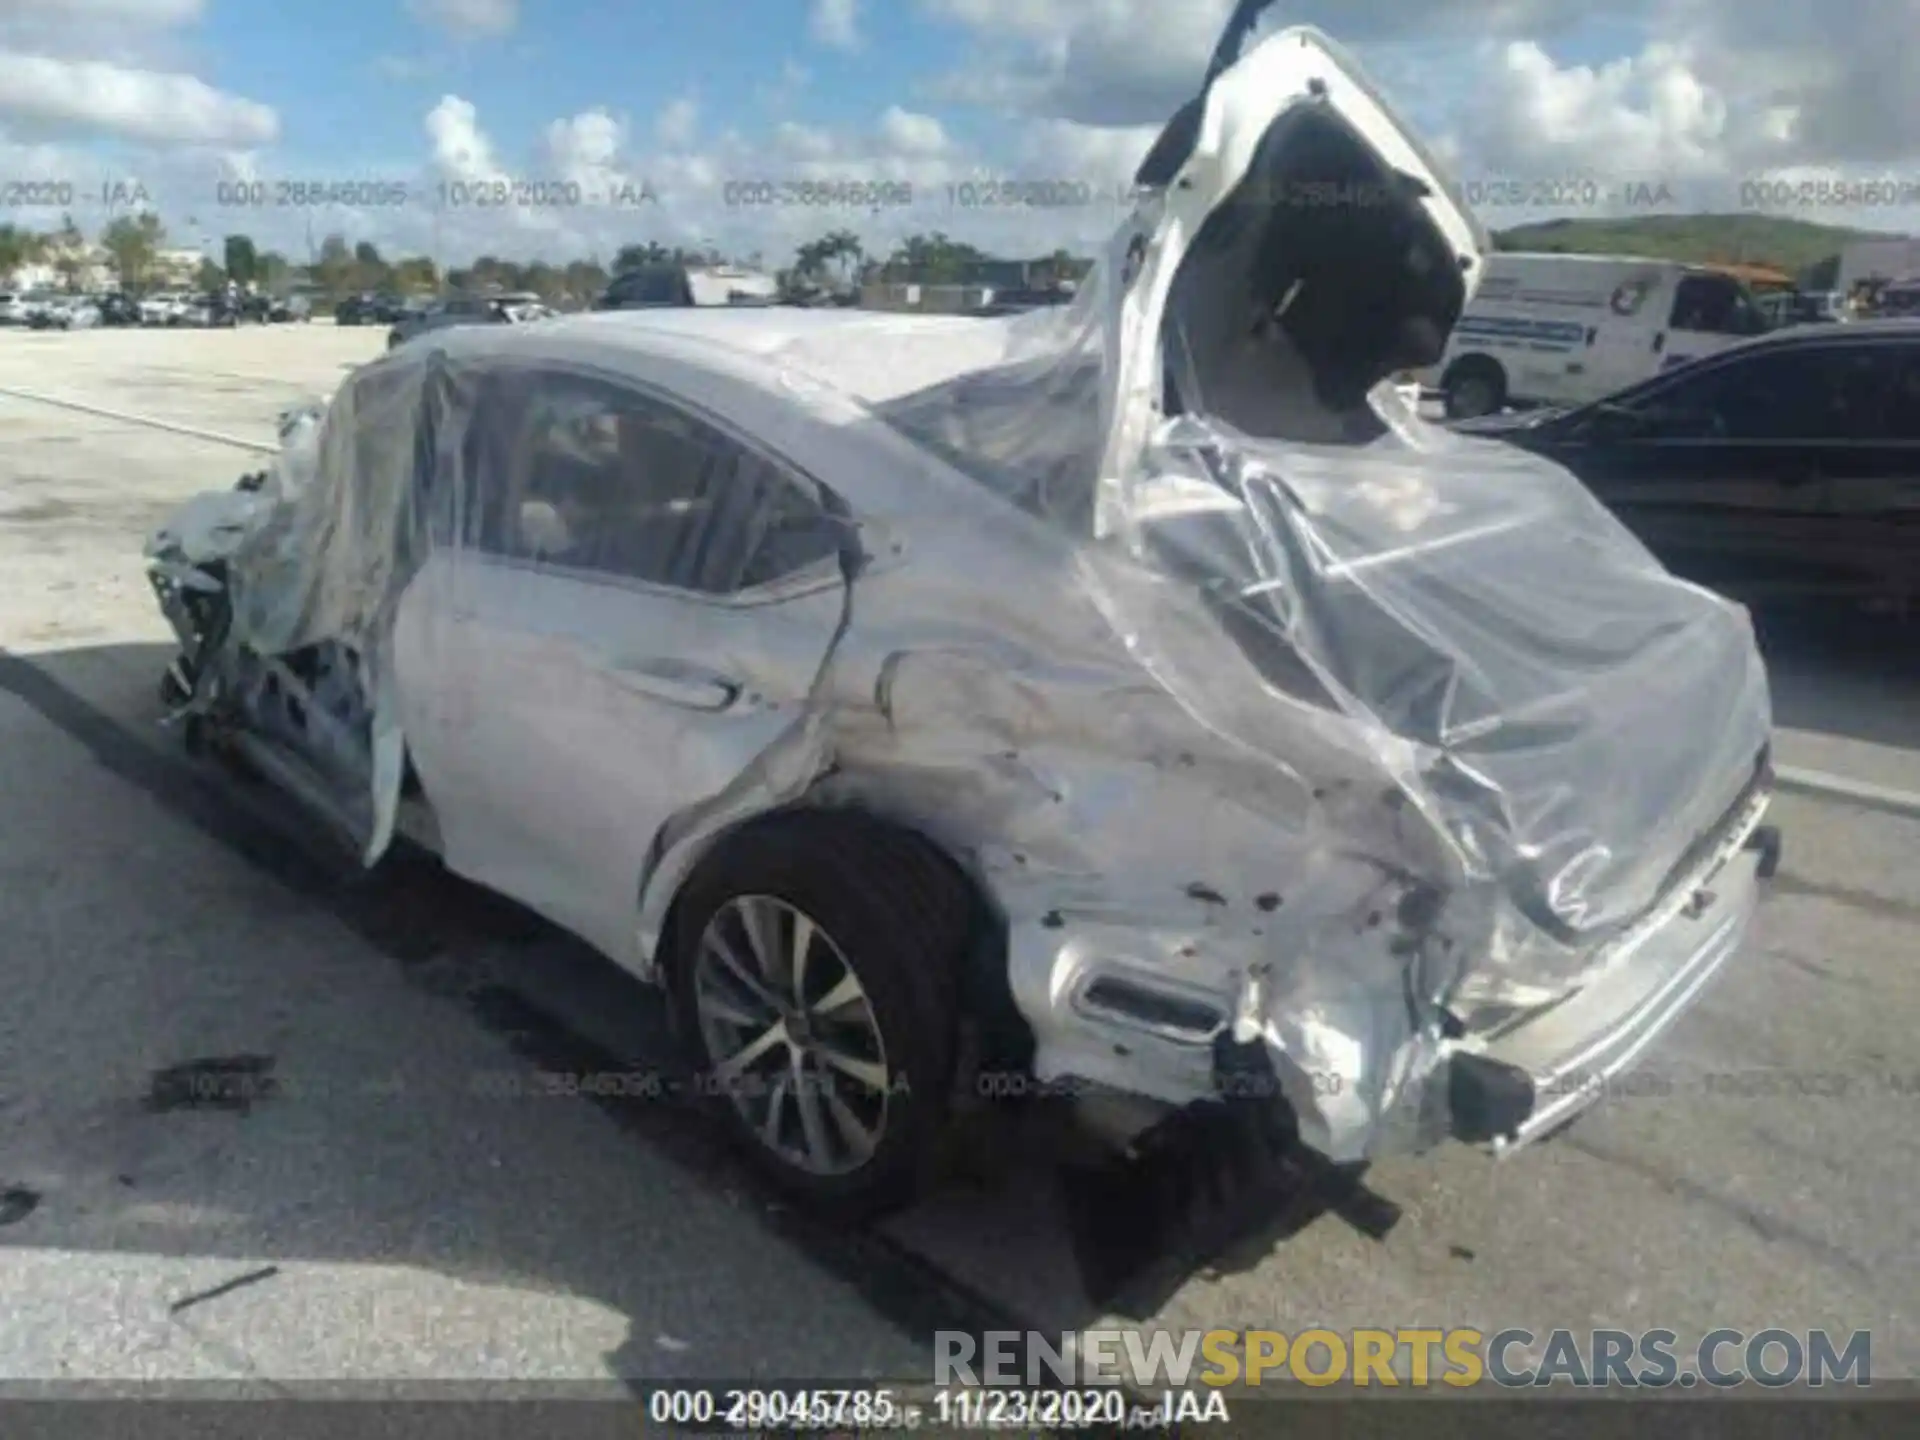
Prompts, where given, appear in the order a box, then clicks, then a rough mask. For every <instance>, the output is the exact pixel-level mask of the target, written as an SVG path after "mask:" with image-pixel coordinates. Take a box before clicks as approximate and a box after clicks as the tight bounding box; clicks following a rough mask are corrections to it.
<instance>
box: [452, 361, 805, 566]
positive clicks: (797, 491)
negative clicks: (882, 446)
mask: <svg viewBox="0 0 1920 1440" xmlns="http://www.w3.org/2000/svg"><path fill="white" fill-rule="evenodd" d="M492 388H494V389H495V390H496V391H497V392H498V393H500V394H501V395H502V396H503V398H504V397H506V396H507V395H508V394H509V393H510V392H517V397H518V404H517V405H516V404H514V403H513V401H512V400H511V399H508V400H507V403H508V404H509V405H510V406H512V413H511V414H510V415H509V414H503V413H501V412H500V411H498V410H493V411H491V412H489V411H488V410H485V409H483V410H482V411H481V413H480V416H479V417H477V418H478V419H479V422H480V423H479V426H478V428H477V429H476V430H475V431H473V432H472V433H471V435H470V440H469V446H468V457H469V458H468V466H467V468H468V473H469V475H470V476H472V477H473V479H472V480H471V481H470V482H469V483H470V484H473V485H476V486H477V487H479V488H480V489H481V490H482V491H483V492H485V493H483V494H482V495H479V496H477V497H476V498H477V499H478V500H479V501H480V503H479V504H478V505H477V506H476V507H475V513H476V514H477V515H479V516H480V517H481V520H480V525H481V529H480V534H479V543H480V545H481V547H482V548H483V549H485V550H487V551H489V552H491V553H494V554H499V555H504V556H508V557H511V558H514V559H518V560H524V561H532V562H536V563H541V564H548V565H554V566H558V567H561V568H564V569H569V570H579V571H584V572H588V573H592V574H598V575H605V576H611V577H615V578H620V579H628V580H638V581H642V582H644V583H647V584H651V585H662V586H668V587H671V588H674V589H678V590H686V591H691V592H694V593H697V594H703V595H715V596H719V595H732V594H736V593H739V592H741V591H745V590H751V589H754V588H756V587H759V586H763V585H768V584H772V583H773V582H775V581H778V580H782V579H785V578H786V577H788V576H789V575H792V574H795V573H797V572H799V571H802V570H806V569H809V568H811V567H813V566H815V565H818V564H821V563H823V562H825V561H828V560H830V559H832V558H833V557H834V556H835V555H836V554H837V553H838V550H839V545H840V538H839V537H840V534H841V526H840V523H839V522H838V521H836V520H835V519H834V518H833V517H832V515H831V514H829V512H828V510H827V508H826V506H825V505H824V503H823V501H822V498H821V496H820V495H819V493H818V491H817V489H816V488H815V487H814V486H813V485H812V483H811V482H810V481H807V480H805V479H804V478H803V477H801V476H799V475H796V474H794V473H793V472H791V471H789V470H787V469H786V468H784V467H783V466H780V465H778V464H777V463H775V462H774V461H773V460H771V459H769V458H768V457H766V456H764V455H762V454H760V453H759V452H757V451H755V450H753V449H751V448H749V447H747V446H745V445H742V444H741V443H739V442H738V441H736V440H734V439H732V438H731V437H729V436H727V435H725V434H723V433H722V432H720V431H719V430H717V429H715V428H714V427H713V426H711V425H709V424H707V423H706V422H704V421H703V420H700V419H698V418H696V417H694V416H692V415H689V414H687V413H685V412H684V411H681V410H680V409H678V408H677V407H674V406H672V405H670V404H668V403H666V402H665V401H663V400H660V399H658V398H656V397H654V396H651V395H648V394H644V393H641V392H638V391H634V390H631V389H628V388H626V387H623V386H620V385H617V384H614V383H612V382H608V381H602V380H597V379H591V378H588V377H583V376H577V375H552V374H547V375H541V376H539V377H537V378H535V377H529V376H525V375H524V374H522V375H520V376H516V377H507V376H504V375H502V376H500V377H499V379H498V381H497V383H496V384H495V386H494V387H492ZM503 422H504V423H503Z"/></svg>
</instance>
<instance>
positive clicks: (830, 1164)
mask: <svg viewBox="0 0 1920 1440" xmlns="http://www.w3.org/2000/svg"><path fill="white" fill-rule="evenodd" d="M693 1000H694V1007H695V1013H696V1015H697V1016H698V1019H699V1025H700V1032H701V1040H702V1042H703V1043H704V1046H705V1050H706V1055H707V1059H708V1062H709V1064H710V1066H711V1070H710V1076H709V1083H710V1084H711V1085H712V1086H713V1087H714V1089H715V1090H716V1091H717V1092H718V1093H721V1094H724V1095H725V1096H726V1098H727V1100H728V1101H729V1102H730V1103H731V1104H732V1106H733V1108H734V1110H735V1112H736V1113H737V1114H738V1115H739V1117H740V1119H741V1120H742V1121H743V1122H745V1125H746V1127H747V1129H748V1130H750V1131H751V1132H752V1133H753V1135H754V1137H755V1138H756V1140H757V1141H758V1142H759V1143H760V1144H761V1145H762V1146H763V1147H765V1148H766V1149H767V1150H769V1151H771V1152H772V1153H773V1154H774V1155H776V1156H777V1157H778V1158H779V1159H780V1160H781V1161H782V1162H783V1163H784V1164H787V1165H790V1166H792V1167H794V1168H796V1169H798V1170H802V1171H804V1172H806V1173H807V1174H810V1175H817V1176H835V1175H846V1174H850V1173H852V1172H853V1171H855V1170H858V1169H860V1167H861V1166H863V1165H865V1164H866V1163H867V1161H868V1160H870V1159H871V1158H872V1157H873V1154H874V1152H875V1150H876V1149H878V1147H879V1145H880V1141H881V1138H882V1137H883V1136H884V1135H885V1133H886V1124H887V1101H888V1094H889V1091H890V1089H891V1079H892V1075H891V1071H890V1070H889V1068H888V1064H887V1054H886V1045H885V1042H884V1040H883V1038H882V1036H881V1033H880V1024H879V1021H878V1019H877V1018H876V1017H875V1015H874V1010H873V1004H872V1001H871V1000H870V999H869V998H868V995H867V992H866V989H865V987H864V986H862V984H861V983H860V977H859V975H858V974H856V973H855V971H854V969H853V966H852V965H851V964H850V963H849V962H848V960H847V958H846V956H845V954H844V953H843V952H842V951H841V949H840V947H839V945H837V944H836V943H835V942H834V939H833V937H832V936H831V935H829V934H828V933H827V932H826V931H825V930H824V929H822V928H821V927H820V926H819V925H818V924H817V923H816V922H815V921H814V920H813V918H812V917H811V916H809V915H807V914H805V913H804V912H802V911H801V910H799V909H798V908H796V907H795V906H793V905H791V904H789V903H788V902H786V901H784V900H781V899H778V898H776V897H774V896H771V895H740V896H735V897H733V898H732V899H730V900H728V901H727V902H726V903H725V904H723V905H721V906H720V908H719V909H718V910H716V911H715V912H714V914H713V917H712V919H710V920H709V921H708V922H707V926H706V929H705V931H703V932H702V934H701V937H700V944H699V947H698V949H697V950H696V951H695V955H694V975H693Z"/></svg>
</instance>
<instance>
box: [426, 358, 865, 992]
mask: <svg viewBox="0 0 1920 1440" xmlns="http://www.w3.org/2000/svg"><path fill="white" fill-rule="evenodd" d="M468 423H469V428H468V432H467V434H466V437H465V439H464V440H463V442H462V443H461V446H460V454H461V457H462V458H461V461H460V468H461V469H462V471H463V473H462V474H461V476H460V477H459V485H458V486H457V493H459V494H461V495H462V496H464V497H465V499H464V500H463V501H462V502H461V504H460V507H459V509H460V514H459V515H458V516H457V517H455V518H454V519H452V520H449V521H448V522H447V523H448V526H449V527H450V529H451V530H452V531H454V532H456V533H455V536H454V543H451V544H446V545H443V546H440V547H437V549H436V555H435V558H434V560H433V561H432V562H431V563H430V565H429V567H428V572H427V573H425V574H423V575H422V577H421V579H420V580H419V581H418V582H417V583H416V584H415V585H414V586H413V587H411V589H410V590H409V593H408V597H407V601H406V603H405V604H404V606H403V609H402V613H401V615H400V618H399V624H398V627H397V634H396V646H397V651H396V653H397V655H398V664H399V669H400V672H401V674H402V676H403V677H407V678H408V679H409V684H408V689H409V693H408V696H407V699H406V708H407V712H408V713H407V715H406V720H405V723H406V729H407V733H408V735H409V737H410V740H411V742H412V752H413V757H414V764H415V768H416V769H417V771H418V772H419V774H420V777H421V780H422V783H423V785H424V787H425V790H426V792H427V795H428V797H429V798H430V800H431V802H432V806H433V811H434V814H435V818H436V819H437V821H438V824H439V827H440V838H441V843H442V848H443V851H444V854H445V856H446V860H447V863H448V864H449V865H450V866H451V867H452V868H453V869H455V870H457V871H459V872H460V873H462V874H464V875H467V876H469V877H471V878H472V879H474V880H477V881H479V882H481V883H483V884H486V885H489V886H491V887H493V888H495V889H498V890H501V891H503V892H505V893H507V894H509V895H512V896H514V897H515V898H517V899H519V900H521V901H522V902H524V903H526V904H527V905H529V906H531V907H533V908H534V909H536V910H539V911H540V912H542V913H543V914H545V915H547V916H548V917H549V918H550V919H553V920H555V921H556V922H558V923H560V924H562V925H564V926H566V927H568V928H569V929H571V930H574V931H575V932H577V933H579V934H581V935H583V936H585V937H586V938H587V939H588V940H590V941H592V942H593V943H594V944H596V945H597V946H599V947H600V948H601V949H603V950H605V951H606V952H607V953H609V954H611V955H613V956H615V957H616V958H619V959H622V960H623V961H625V962H628V963H637V962H638V961H639V960H640V959H641V958H642V957H640V956H639V955H638V954H637V933H636V925H637V915H638V900H639V893H640V886H641V882H642V878H643V876H644V875H645V874H646V872H647V870H648V867H649V858H650V856H652V855H654V854H655V853H656V849H657V847H660V846H662V845H663V844H664V843H665V839H666V835H667V832H668V831H669V828H670V827H671V826H673V825H674V823H675V822H676V821H685V820H686V819H687V818H688V817H690V816H693V815H696V814H697V813H699V812H700V811H701V809H702V807H705V806H709V805H712V804H715V803H717V802H720V801H721V800H722V798H723V797H725V796H727V795H728V794H730V793H732V792H735V791H737V790H738V789H739V788H740V787H743V786H751V785H752V784H753V783H754V779H753V777H754V775H755V774H756V773H757V771H756V766H757V765H758V764H759V762H761V760H762V758H763V757H765V756H766V755H767V754H768V753H769V752H770V751H774V750H776V749H778V748H779V747H780V745H781V742H782V741H783V740H789V739H792V738H793V737H794V736H796V735H797V734H799V733H800V727H802V726H803V725H804V724H805V722H806V720H807V717H808V714H809V710H808V703H807V702H808V697H809V695H810V693H811V691H812V689H813V687H814V684H815V681H816V679H817V677H818V676H819V675H820V673H821V672H822V670H823V668H824V666H825V663H826V660H827V657H828V655H829V653H830V651H831V648H832V646H833V644H834V643H835V641H836V639H837V636H838V634H839V631H840V627H841V625H842V623H843V620H844V617H845V614H846V604H847V582H846V579H845V576H844V575H843V573H842V567H841V561H840V551H841V544H842V539H843V537H844V535H845V534H846V527H845V526H844V525H843V524H841V523H840V522H838V521H837V520H835V519H834V518H833V516H832V514H831V513H830V509H831V507H830V503H829V501H828V499H827V497H826V495H825V492H824V491H822V490H821V489H820V488H819V487H818V486H816V485H815V484H814V482H812V481H811V480H809V479H807V478H806V477H804V476H802V475H800V474H798V473H797V472H795V471H793V470H792V469H790V468H788V467H787V466H785V465H783V464H782V463H781V462H780V461H779V460H778V459H777V458H775V457H773V456H772V455H770V454H768V453H767V452H765V451H764V450H762V449H760V448H759V447H757V446H755V445H754V444H752V443H750V442H748V441H746V440H744V439H742V438H741V437H740V436H739V435H738V434H736V433H733V432H731V431H729V430H727V429H725V428H723V427H722V426H721V425H720V424H719V423H718V422H716V421H714V420H713V419H712V418H710V417H705V416H702V415H696V414H694V413H692V412H691V411H690V410H688V409H687V408H686V407H685V406H684V405H681V404H679V403H677V402H675V401H673V400H670V399H668V398H667V397H665V396H664V395H663V394H661V393H658V392H653V391H648V390H644V389H640V388H637V387H635V386H634V385H633V384H632V383H630V382H628V381H625V380H616V379H612V378H608V377H605V376H601V375H595V374H588V373H585V372H571V371H553V370H532V369H516V368H513V367H501V368H497V369H495V370H493V371H491V372H490V373H489V374H488V376H487V378H486V379H485V380H484V381H483V382H482V384H481V386H480V388H479V389H478V390H476V391H475V392H474V397H473V400H472V408H471V411H470V418H469V422H468Z"/></svg>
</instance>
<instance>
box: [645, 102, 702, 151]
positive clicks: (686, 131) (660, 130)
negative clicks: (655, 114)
mask: <svg viewBox="0 0 1920 1440" xmlns="http://www.w3.org/2000/svg"><path fill="white" fill-rule="evenodd" d="M699 128H700V106H699V104H698V103H697V102H695V101H694V99H693V98H692V97H691V96H687V95H683V96H681V97H680V98H679V99H678V100H672V101H669V102H668V103H667V104H666V105H665V106H664V107H662V109H661V111H660V115H659V118H658V119H656V120H655V121H654V122H653V129H654V134H655V135H657V136H658V137H659V139H660V143H661V144H662V145H664V146H665V147H666V148H667V149H669V150H684V149H685V148H686V147H687V146H689V145H691V144H692V143H693V137H694V135H695V134H696V133H697V132H698V130H699Z"/></svg>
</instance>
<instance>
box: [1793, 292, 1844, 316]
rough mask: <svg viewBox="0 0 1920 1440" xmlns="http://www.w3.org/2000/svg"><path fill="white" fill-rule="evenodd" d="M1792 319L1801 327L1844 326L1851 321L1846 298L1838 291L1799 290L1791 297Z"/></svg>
mask: <svg viewBox="0 0 1920 1440" xmlns="http://www.w3.org/2000/svg"><path fill="white" fill-rule="evenodd" d="M1792 313H1793V319H1794V321H1795V323H1797V324H1801V325H1833V324H1844V323H1845V322H1847V321H1849V320H1851V319H1853V311H1852V310H1851V309H1850V308H1849V307H1848V305H1847V297H1846V295H1845V294H1843V293H1842V292H1841V291H1838V290H1800V291H1796V292H1795V293H1794V296H1793V311H1792Z"/></svg>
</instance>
